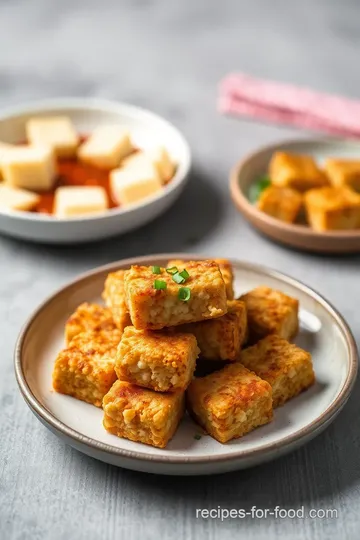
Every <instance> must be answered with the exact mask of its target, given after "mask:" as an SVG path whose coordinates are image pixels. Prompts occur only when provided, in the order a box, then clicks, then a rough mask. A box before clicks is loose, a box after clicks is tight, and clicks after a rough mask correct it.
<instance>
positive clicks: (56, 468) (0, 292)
mask: <svg viewBox="0 0 360 540" xmlns="http://www.w3.org/2000/svg"><path fill="white" fill-rule="evenodd" d="M359 18H360V4H359V3H358V2H356V1H355V0H352V1H351V0H343V1H342V2H329V1H326V0H318V1H316V2H314V1H313V0H303V1H302V2H297V3H294V2H288V1H286V0H278V1H274V2H269V1H268V0H258V1H256V2H247V1H245V0H238V1H235V0H232V1H231V0H222V1H221V2H215V1H210V0H207V1H205V0H198V1H196V2H194V1H190V0H183V1H181V2H170V1H168V2H165V0H163V1H161V0H157V1H146V0H137V1H136V0H124V1H122V2H120V1H116V0H108V1H104V2H99V1H97V0H88V1H86V2H85V1H81V0H72V1H70V0H62V1H61V2H55V1H50V0H34V1H33V2H27V1H25V0H0V45H1V47H0V51H1V52H0V107H6V106H9V105H11V104H17V103H20V102H22V101H26V100H29V99H34V98H42V97H50V96H66V95H75V96H97V97H105V98H112V99H119V100H123V101H126V102H131V103H134V104H137V105H141V106H144V107H148V108H150V109H153V110H154V111H156V112H157V113H159V114H162V115H164V116H165V117H167V118H168V119H169V120H171V121H173V122H174V123H175V124H176V125H177V126H178V127H179V128H180V129H181V130H183V132H184V133H185V135H186V136H187V137H188V139H189V141H190V143H191V146H192V150H193V157H194V173H193V176H192V181H191V183H190V184H189V186H188V188H187V189H186V191H185V192H184V194H183V195H182V197H181V199H180V200H179V202H178V204H177V205H176V206H175V207H174V208H173V209H172V210H170V211H169V212H168V213H167V214H166V215H164V216H163V217H162V218H161V219H159V220H157V221H156V222H154V223H153V224H151V225H150V226H148V227H146V229H142V230H139V231H137V232H135V233H133V234H129V235H126V236H123V237H120V238H116V239H113V240H110V241H107V242H103V243H101V244H96V245H87V246H85V247H79V246H77V247H71V248H68V247H61V248H55V247H45V246H36V245H30V244H25V243H22V242H19V241H14V240H11V239H9V238H4V237H0V317H1V332H0V344H1V356H0V363H1V377H0V399H1V415H0V538H1V539H2V540H75V539H76V540H78V539H86V540H99V539H101V540H108V539H120V538H126V539H127V540H137V539H139V538H141V539H143V540H147V539H153V538H159V537H162V538H164V539H165V538H166V539H173V538H174V539H175V538H176V539H179V538H184V539H188V540H190V539H195V538H196V539H197V540H199V539H203V538H204V539H207V540H212V539H218V538H222V539H225V540H227V539H232V538H238V537H244V538H247V539H248V540H252V539H254V540H259V539H260V540H261V539H266V540H270V539H275V538H276V539H284V540H287V539H289V538H293V539H295V540H297V539H302V538H307V539H309V538H314V539H324V540H325V539H328V538H337V539H339V540H340V539H341V540H342V539H351V540H352V539H353V540H356V539H358V538H359V526H360V514H359V505H360V458H359V456H360V423H359V404H358V401H359V392H360V383H358V384H357V386H356V388H355V391H354V394H353V396H352V398H351V399H350V401H349V403H348V404H347V406H346V408H345V409H344V410H343V412H342V413H341V414H340V416H339V417H338V418H337V419H336V421H335V422H334V424H333V425H331V427H330V428H329V429H327V430H326V432H325V433H323V434H322V435H320V436H319V437H318V438H317V439H316V440H314V441H313V442H311V443H310V444H308V445H307V446H306V447H304V448H303V449H301V450H299V451H297V452H295V453H293V454H291V455H289V456H287V457H285V458H282V459H281V460H278V461H275V462H273V463H271V464H268V465H264V466H261V467H258V468H255V469H252V470H248V471H244V472H238V473H234V474H231V475H225V476H218V477H206V478H205V477H202V478H166V477H158V476H154V475H146V474H140V473H134V472H131V471H126V470H120V469H116V468H114V467H110V466H107V465H105V464H103V463H100V462H96V461H95V460H93V459H91V458H88V457H86V456H84V455H82V454H80V453H78V452H76V451H75V450H72V449H71V448H69V447H67V446H65V444H64V443H62V442H61V441H59V440H58V439H57V438H56V437H55V436H54V435H52V434H51V433H49V432H48V431H47V430H46V429H45V428H44V427H43V426H42V425H41V424H40V423H39V422H38V421H37V420H36V419H35V417H34V416H33V415H32V414H31V412H30V410H29V409H28V408H27V407H26V405H25V403H24V402H23V400H22V398H21V397H20V395H19V392H18V390H17V387H16V383H15V378H14V373H13V366H12V354H13V349H14V343H15V340H16V337H17V334H18V332H19V329H20V327H21V325H22V324H23V323H24V321H25V320H26V317H27V316H28V315H29V314H30V313H31V312H32V310H33V309H34V308H35V307H36V305H37V304H38V303H39V302H40V301H41V300H42V299H43V298H45V297H46V296H47V295H48V294H49V293H51V292H52V291H53V290H54V289H55V288H57V287H59V286H61V285H62V284H63V283H65V282H66V281H67V280H69V279H71V278H72V277H74V276H75V275H76V274H78V273H79V272H82V271H85V270H88V269H90V268H93V267H95V266H97V265H100V264H103V263H106V262H109V261H114V260H116V259H120V258H123V257H129V256H135V255H143V254H149V253H155V252H165V251H167V252H169V251H172V250H173V251H193V252H202V253H209V254H216V255H217V256H232V257H237V258H240V259H245V260H248V261H254V262H261V263H263V264H266V265H268V266H272V267H274V268H277V269H279V270H282V271H284V272H286V273H289V274H291V275H293V276H294V277H296V278H299V279H301V280H303V281H305V282H306V283H307V284H309V285H310V286H312V287H314V288H315V289H317V290H318V291H319V292H320V293H322V294H323V295H325V296H326V297H327V298H328V299H329V300H330V301H331V302H332V303H333V304H334V305H335V306H336V307H337V308H338V309H339V310H340V311H341V312H342V313H343V315H344V316H345V317H346V319H347V320H348V322H349V324H350V325H351V327H352V329H353V331H354V334H355V336H356V339H357V342H358V343H359V342H360V319H359V315H358V310H359V304H360V257H359V256H349V257H341V258H340V257H338V258H335V257H320V256H316V255H309V254H304V253H300V252H294V251H289V250H287V249H285V248H283V247H280V246H278V245H275V244H272V243H270V242H269V241H267V240H266V239H264V238H262V237H260V236H258V234H257V233H255V232H254V231H253V230H252V229H250V228H249V226H248V225H247V224H246V222H245V221H244V220H243V218H242V217H241V216H240V215H239V214H238V213H237V212H236V211H235V209H234V208H233V206H232V204H231V202H230V200H229V194H228V180H227V175H228V171H229V168H230V167H231V165H232V164H233V163H234V161H235V160H237V159H238V158H239V157H241V156H242V155H243V154H244V153H246V152H248V151H250V150H253V149H255V148H256V147H257V146H259V145H261V144H265V143H270V142H273V141H276V140H277V139H282V138H285V137H287V136H294V135H295V136H298V135H299V133H298V132H296V131H295V130H290V129H285V128H280V127H274V126H267V125H261V124H257V123H251V122H245V121H239V120H234V119H229V118H223V117H221V116H219V115H218V114H217V112H216V107H215V100H216V86H217V83H218V81H219V80H220V79H221V78H222V77H223V76H224V75H225V74H226V73H228V72H229V71H231V70H236V69H238V70H242V71H245V72H249V73H251V74H253V75H256V76H262V77H268V78H273V79H278V80H283V81H289V82H292V83H296V84H302V85H309V86H312V87H314V88H315V89H318V90H322V91H329V92H335V93H340V94H346V95H348V96H350V97H360V71H359V69H358V63H359V47H360V34H359V32H358V21H359ZM301 135H306V134H304V133H301ZM219 505H220V506H222V507H224V508H245V509H247V510H250V509H251V507H252V506H253V505H256V506H257V507H258V508H261V509H265V508H270V509H272V508H273V507H275V506H276V505H279V506H280V507H282V508H294V509H298V508H300V507H301V506H302V505H304V508H305V514H306V513H307V511H308V510H309V509H311V508H315V509H318V508H323V509H327V508H335V509H337V511H338V517H337V519H334V518H333V519H326V518H324V519H320V518H318V519H311V518H309V517H308V518H304V519H289V518H287V519H277V520H276V519H275V518H274V517H268V518H267V519H265V518H263V519H260V518H259V519H252V518H251V517H250V516H248V517H247V518H246V519H243V520H239V519H227V520H225V521H221V520H220V519H215V518H213V519H211V518H209V519H201V518H199V519H196V509H197V508H208V509H210V508H217V507H218V506H219Z"/></svg>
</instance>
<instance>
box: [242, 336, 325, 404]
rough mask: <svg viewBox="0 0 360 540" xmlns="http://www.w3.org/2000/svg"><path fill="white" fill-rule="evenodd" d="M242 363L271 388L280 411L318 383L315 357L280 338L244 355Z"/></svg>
mask: <svg viewBox="0 0 360 540" xmlns="http://www.w3.org/2000/svg"><path fill="white" fill-rule="evenodd" d="M239 362H241V364H243V365H244V366H245V367H247V368H248V369H250V370H251V371H253V372H254V373H256V375H258V376H259V377H261V378H262V379H264V380H265V381H267V382H268V383H269V384H271V387H272V393H273V407H279V405H283V404H284V403H285V402H286V401H288V400H289V399H291V398H293V397H294V396H297V395H298V394H300V392H302V391H303V390H306V389H307V388H309V386H311V385H312V384H313V383H314V382H315V375H314V370H313V365H312V361H311V354H310V353H308V352H306V351H304V350H303V349H300V347H297V346H296V345H293V344H292V343H289V342H288V341H286V340H285V339H282V338H281V337H279V336H276V335H273V336H267V337H266V338H264V339H262V340H261V341H259V342H258V343H257V344H256V345H254V346H253V347H249V348H247V349H245V350H244V351H242V352H241V354H240V356H239Z"/></svg>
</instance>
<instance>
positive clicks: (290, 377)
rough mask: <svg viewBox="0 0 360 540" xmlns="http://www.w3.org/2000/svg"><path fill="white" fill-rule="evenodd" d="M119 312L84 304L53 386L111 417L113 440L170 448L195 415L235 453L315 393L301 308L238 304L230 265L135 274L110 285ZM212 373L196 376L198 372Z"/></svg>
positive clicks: (258, 295)
mask: <svg viewBox="0 0 360 540" xmlns="http://www.w3.org/2000/svg"><path fill="white" fill-rule="evenodd" d="M103 297H104V300H105V302H106V306H107V307H102V306H100V305H95V304H82V305H81V306H79V307H78V309H77V310H76V312H75V313H74V314H73V315H72V316H71V317H70V318H69V320H68V322H67V324H66V328H65V338H66V342H67V348H66V349H65V350H63V351H61V352H60V353H59V355H58V357H57V359H56V362H55V367H54V372H53V386H54V389H55V390H56V391H57V392H60V393H63V394H68V395H71V396H73V397H75V398H77V399H81V400H83V401H86V402H88V403H92V404H93V405H96V406H98V407H101V406H102V407H103V410H104V420H103V424H104V427H105V429H106V430H107V431H109V432H110V433H112V434H114V435H117V436H118V437H124V438H127V439H130V440H132V441H138V442H142V443H146V444H150V445H153V446H157V447H160V448H164V447H165V446H166V445H167V443H168V442H169V440H170V439H171V438H172V436H173V435H174V433H175V431H176V429H177V427H178V424H179V422H180V420H181V418H182V417H183V415H184V413H185V402H186V405H187V409H188V412H189V413H190V414H191V416H192V417H193V418H194V419H195V421H196V422H198V423H199V424H200V425H201V426H202V427H203V428H204V429H205V430H206V432H207V433H209V434H210V435H211V436H213V437H214V438H215V439H217V440H218V441H219V442H222V443H225V442H228V441H230V440H231V439H235V438H238V437H241V436H243V435H245V434H246V433H248V432H249V431H252V430H253V429H254V428H256V427H258V426H260V425H263V424H266V423H268V422H270V421H271V420H272V418H273V408H275V407H277V406H279V405H282V404H283V403H285V402H286V401H287V400H289V399H291V398H292V397H294V396H296V395H297V394H299V393H300V392H301V391H303V390H305V389H306V388H308V387H309V386H311V385H312V384H313V382H314V380H315V377H314V372H313V367H312V361H311V355H310V354H309V353H308V352H306V351H304V350H302V349H300V348H299V347H297V346H296V345H294V344H292V343H290V342H289V341H288V340H291V339H293V338H294V337H295V336H296V334H297V331H298V326H299V323H298V301H297V300H296V299H294V298H291V297H289V296H287V295H285V294H283V293H282V292H280V291H275V290H273V289H270V288H268V287H258V288H257V289H254V290H252V291H250V292H248V293H247V294H244V295H243V296H241V297H240V298H239V299H238V300H234V291H233V272H232V267H231V264H230V262H229V261H228V260H226V259H215V260H205V261H181V260H172V261H169V262H168V265H167V268H163V267H160V266H132V267H131V268H130V269H129V270H119V271H117V272H114V273H111V274H109V275H108V277H107V279H106V282H105V288H104V292H103ZM200 362H201V364H202V366H204V364H205V366H206V371H207V372H208V373H209V374H208V375H206V376H203V377H194V372H195V368H196V364H197V363H198V364H199V363H200Z"/></svg>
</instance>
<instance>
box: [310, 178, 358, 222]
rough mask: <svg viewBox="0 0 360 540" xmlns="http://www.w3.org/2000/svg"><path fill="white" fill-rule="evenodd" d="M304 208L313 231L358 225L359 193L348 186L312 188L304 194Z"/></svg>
mask: <svg viewBox="0 0 360 540" xmlns="http://www.w3.org/2000/svg"><path fill="white" fill-rule="evenodd" d="M305 208H306V213H307V218H308V221H309V224H310V226H311V227H312V228H313V229H314V230H315V231H319V232H324V231H329V230H347V229H357V228H359V227H360V195H359V194H358V193H355V191H352V190H351V189H350V188H348V187H328V188H322V189H312V190H311V191H309V192H308V193H306V194H305Z"/></svg>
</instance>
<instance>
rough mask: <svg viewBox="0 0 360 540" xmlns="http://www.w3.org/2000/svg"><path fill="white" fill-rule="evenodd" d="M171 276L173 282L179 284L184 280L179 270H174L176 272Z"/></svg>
mask: <svg viewBox="0 0 360 540" xmlns="http://www.w3.org/2000/svg"><path fill="white" fill-rule="evenodd" d="M172 278H173V281H175V283H179V284H180V283H184V282H185V278H184V277H183V276H182V275H181V274H180V273H179V272H176V274H174V275H173V277H172Z"/></svg>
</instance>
